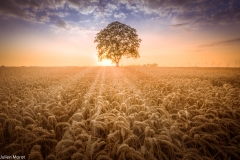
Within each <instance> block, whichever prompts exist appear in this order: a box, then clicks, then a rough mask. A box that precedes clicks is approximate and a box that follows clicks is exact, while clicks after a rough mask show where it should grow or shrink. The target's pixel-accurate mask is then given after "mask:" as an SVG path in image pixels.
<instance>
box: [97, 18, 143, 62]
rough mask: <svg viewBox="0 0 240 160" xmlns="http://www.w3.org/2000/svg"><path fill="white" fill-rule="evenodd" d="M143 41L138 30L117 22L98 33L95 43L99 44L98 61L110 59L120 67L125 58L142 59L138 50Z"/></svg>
mask: <svg viewBox="0 0 240 160" xmlns="http://www.w3.org/2000/svg"><path fill="white" fill-rule="evenodd" d="M141 41H142V40H141V39H139V38H138V35H137V33H136V29H134V28H131V27H130V26H127V25H125V24H122V23H120V22H118V21H116V22H112V23H110V24H109V25H108V26H107V27H106V28H105V29H103V30H101V31H100V32H99V33H97V36H96V37H95V41H94V43H95V42H97V43H98V44H97V47H96V48H97V51H98V59H99V60H100V61H102V60H103V59H110V60H111V61H112V62H113V63H115V64H116V66H117V67H118V66H119V62H120V60H121V59H122V58H123V57H125V58H130V57H132V58H134V59H136V58H139V57H140V56H139V52H138V48H139V46H140V42H141Z"/></svg>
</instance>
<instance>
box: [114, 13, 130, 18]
mask: <svg viewBox="0 0 240 160" xmlns="http://www.w3.org/2000/svg"><path fill="white" fill-rule="evenodd" d="M126 17H127V15H126V14H124V13H114V18H119V19H125V18H126Z"/></svg>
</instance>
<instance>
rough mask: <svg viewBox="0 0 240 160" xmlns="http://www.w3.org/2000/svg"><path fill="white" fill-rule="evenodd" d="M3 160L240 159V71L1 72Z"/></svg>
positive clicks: (100, 69) (67, 69) (95, 69)
mask: <svg viewBox="0 0 240 160" xmlns="http://www.w3.org/2000/svg"><path fill="white" fill-rule="evenodd" d="M0 75H1V78H0V142H1V143H0V153H1V154H2V155H19V156H26V157H27V158H28V159H48V160H52V159H89V160H90V159H91V160H92V159H98V160H100V159H153V160H154V159H156V160H159V159H240V154H239V153H240V149H239V148H240V145H239V144H240V108H239V107H240V82H239V79H240V71H239V70H238V69H203V68H158V67H122V68H121V67H120V68H115V67H82V68H81V67H79V68H78V67H62V68H3V69H0Z"/></svg>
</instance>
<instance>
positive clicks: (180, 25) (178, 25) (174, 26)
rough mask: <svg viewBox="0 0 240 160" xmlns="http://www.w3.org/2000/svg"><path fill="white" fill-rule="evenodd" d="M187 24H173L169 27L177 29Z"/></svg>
mask: <svg viewBox="0 0 240 160" xmlns="http://www.w3.org/2000/svg"><path fill="white" fill-rule="evenodd" d="M187 24H188V23H181V24H173V25H171V27H173V28H177V27H182V26H186V25H187Z"/></svg>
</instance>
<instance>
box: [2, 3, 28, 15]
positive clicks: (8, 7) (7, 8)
mask: <svg viewBox="0 0 240 160" xmlns="http://www.w3.org/2000/svg"><path fill="white" fill-rule="evenodd" d="M0 14H4V15H9V16H17V17H19V16H20V17H21V16H24V15H25V13H24V11H23V10H22V9H21V8H20V7H19V6H18V5H17V4H16V3H15V1H12V0H9V1H0Z"/></svg>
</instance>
